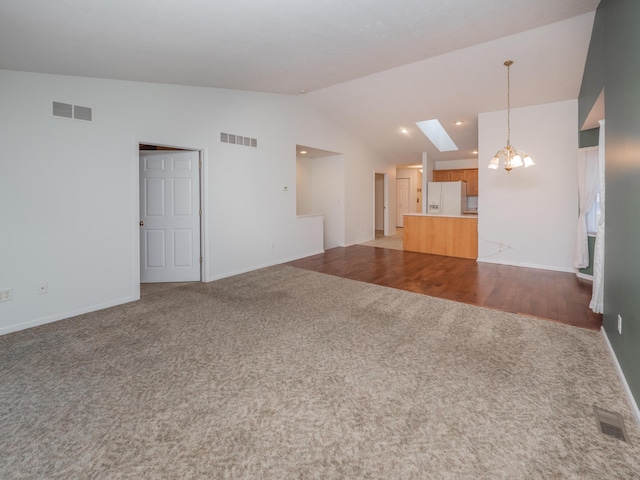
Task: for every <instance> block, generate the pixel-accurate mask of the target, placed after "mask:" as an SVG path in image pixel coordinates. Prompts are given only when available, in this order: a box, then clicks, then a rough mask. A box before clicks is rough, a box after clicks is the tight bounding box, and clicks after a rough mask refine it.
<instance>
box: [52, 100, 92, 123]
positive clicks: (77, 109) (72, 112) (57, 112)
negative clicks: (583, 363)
mask: <svg viewBox="0 0 640 480" xmlns="http://www.w3.org/2000/svg"><path fill="white" fill-rule="evenodd" d="M51 115H53V116H54V117H60V118H71V119H74V120H82V121H85V122H93V109H92V108H90V107H81V106H80V105H72V104H70V103H62V102H53V103H52V104H51Z"/></svg>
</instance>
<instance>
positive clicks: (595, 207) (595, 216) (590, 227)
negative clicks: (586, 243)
mask: <svg viewBox="0 0 640 480" xmlns="http://www.w3.org/2000/svg"><path fill="white" fill-rule="evenodd" d="M601 212H602V210H601V206H600V192H596V198H595V200H594V201H593V204H592V205H591V208H590V209H589V211H588V212H587V218H586V220H587V233H588V234H589V235H595V234H596V232H597V231H598V221H599V220H600V214H601Z"/></svg>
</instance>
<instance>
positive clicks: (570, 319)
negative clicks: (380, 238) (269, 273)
mask: <svg viewBox="0 0 640 480" xmlns="http://www.w3.org/2000/svg"><path fill="white" fill-rule="evenodd" d="M287 265H291V266H294V267H299V268H304V269H307V270H314V271H316V272H322V273H327V274H330V275H335V276H338V277H344V278H350V279H352V280H359V281H362V282H367V283H374V284H377V285H384V286H387V287H392V288H398V289H400V290H407V291H410V292H415V293H421V294H424V295H431V296H433V297H439V298H446V299H448V300H455V301H457V302H463V303H469V304H472V305H478V306H481V307H488V308H494V309H497V310H503V311H507V312H513V313H519V314H523V315H532V316H535V317H540V318H544V319H548V320H552V321H555V322H560V323H564V324H568V325H574V326H577V327H582V328H589V329H592V330H597V329H599V328H600V326H601V325H602V315H599V314H596V313H593V312H592V311H591V310H590V309H589V301H590V299H591V282H588V281H586V280H582V279H580V278H578V277H576V276H575V275H574V274H572V273H563V272H552V271H549V270H538V269H533V268H523V267H513V266H507V265H495V264H490V263H479V262H476V261H475V260H466V259H460V258H453V257H443V256H439V255H428V254H424V253H414V252H406V251H403V250H391V249H387V248H377V247H370V246H365V245H353V246H351V247H346V248H344V247H339V248H333V249H330V250H327V251H326V252H325V253H322V254H319V255H314V256H311V257H307V258H303V259H300V260H295V261H293V262H289V263H287Z"/></svg>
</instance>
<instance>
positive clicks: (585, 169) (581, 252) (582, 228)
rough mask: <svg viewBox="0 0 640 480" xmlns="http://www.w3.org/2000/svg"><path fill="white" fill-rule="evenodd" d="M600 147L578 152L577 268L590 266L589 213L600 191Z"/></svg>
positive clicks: (575, 264) (575, 262) (575, 255)
mask: <svg viewBox="0 0 640 480" xmlns="http://www.w3.org/2000/svg"><path fill="white" fill-rule="evenodd" d="M598 150H599V149H598V147H588V148H581V149H580V150H578V202H579V206H580V214H579V215H578V229H577V235H576V247H575V253H574V256H573V266H574V267H575V268H586V267H588V266H589V239H588V238H587V212H588V211H589V209H590V208H591V207H592V205H593V202H594V201H595V199H596V193H597V191H598Z"/></svg>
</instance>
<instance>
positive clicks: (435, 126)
mask: <svg viewBox="0 0 640 480" xmlns="http://www.w3.org/2000/svg"><path fill="white" fill-rule="evenodd" d="M416 125H417V126H418V128H419V129H420V130H422V133H424V134H425V135H426V136H427V138H428V139H429V140H431V143H433V144H434V145H435V147H436V148H437V149H438V150H440V151H441V152H452V151H454V150H458V147H457V146H456V144H455V143H453V140H451V137H450V136H449V134H448V133H447V132H446V131H445V129H444V128H443V127H442V125H441V124H440V122H439V121H438V120H424V121H422V122H416Z"/></svg>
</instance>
